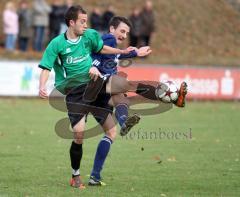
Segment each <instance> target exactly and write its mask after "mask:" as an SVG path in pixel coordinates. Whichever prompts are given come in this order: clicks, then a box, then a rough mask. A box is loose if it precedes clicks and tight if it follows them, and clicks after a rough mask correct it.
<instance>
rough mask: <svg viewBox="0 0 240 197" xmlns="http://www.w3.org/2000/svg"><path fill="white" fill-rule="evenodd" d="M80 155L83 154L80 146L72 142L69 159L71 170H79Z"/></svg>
mask: <svg viewBox="0 0 240 197" xmlns="http://www.w3.org/2000/svg"><path fill="white" fill-rule="evenodd" d="M82 153H83V151H82V144H76V143H75V142H74V141H73V142H72V145H71V147H70V159H71V166H72V169H73V170H78V169H79V168H80V162H81V159H82Z"/></svg>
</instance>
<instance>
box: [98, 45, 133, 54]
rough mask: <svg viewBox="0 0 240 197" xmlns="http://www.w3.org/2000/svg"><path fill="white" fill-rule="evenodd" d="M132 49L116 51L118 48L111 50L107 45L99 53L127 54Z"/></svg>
mask: <svg viewBox="0 0 240 197" xmlns="http://www.w3.org/2000/svg"><path fill="white" fill-rule="evenodd" d="M132 50H133V49H132V48H130V47H129V48H127V49H123V50H122V49H118V48H113V47H110V46H107V45H104V46H103V48H102V50H101V51H100V53H102V54H128V53H129V52H130V51H132Z"/></svg>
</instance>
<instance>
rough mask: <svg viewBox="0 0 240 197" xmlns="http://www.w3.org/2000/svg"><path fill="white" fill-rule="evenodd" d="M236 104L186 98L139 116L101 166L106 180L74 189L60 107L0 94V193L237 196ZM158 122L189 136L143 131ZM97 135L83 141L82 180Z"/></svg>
mask: <svg viewBox="0 0 240 197" xmlns="http://www.w3.org/2000/svg"><path fill="white" fill-rule="evenodd" d="M239 110H240V105H239V103H238V102H229V103H224V102H216V103H212V102H203V103H200V102H199V103H198V102H197V103H195V102H189V103H188V105H187V107H186V108H185V109H183V110H182V109H177V108H174V109H172V110H171V111H169V112H166V113H162V114H160V115H155V116H146V117H143V118H142V121H141V122H140V124H139V125H137V127H135V128H134V129H133V131H132V139H130V136H128V139H126V138H123V139H122V138H121V137H119V136H118V138H117V140H116V141H115V143H114V144H113V146H112V149H111V152H110V155H109V157H108V159H107V161H106V163H105V167H104V170H103V173H102V176H103V178H104V181H105V182H106V183H107V186H105V187H100V188H99V187H98V188H89V187H87V189H86V190H84V191H79V190H78V189H73V188H71V187H69V185H68V181H69V178H70V175H71V169H70V164H69V155H68V150H69V144H70V142H71V141H70V140H64V139H61V138H59V137H58V136H57V135H56V134H55V133H54V124H55V122H57V120H59V119H60V118H63V117H65V116H66V115H65V113H61V112H58V111H56V110H55V109H52V108H51V107H50V106H49V105H48V103H47V102H46V101H41V100H34V99H33V100H31V99H27V100H24V99H0V117H1V118H0V196H1V197H5V196H54V197H55V196H111V197H112V196H113V197H115V196H124V197H125V196H137V197H139V196H147V197H149V196H184V197H185V196H211V197H213V196H227V197H228V196H239V192H240V176H239V174H240V167H239V166H240V155H239V153H240V145H239V140H240V133H239V131H240V129H239V128H240V126H239ZM89 124H93V123H92V121H90V122H89ZM159 128H161V131H165V132H168V134H171V132H175V133H176V132H184V133H185V134H187V133H188V132H189V129H190V128H191V132H192V139H188V138H186V137H184V136H183V137H182V138H181V139H172V138H171V136H170V138H169V139H167V138H161V139H160V138H159V139H146V135H145V132H148V134H149V133H150V132H154V131H155V132H157V131H158V129H159ZM139 129H140V130H139ZM138 131H140V135H139V139H137V137H136V136H137V135H135V138H134V137H133V133H134V132H135V134H137V132H138ZM100 137H101V136H97V137H94V138H91V139H88V140H86V141H85V144H84V156H83V159H82V165H81V174H82V175H83V178H84V182H85V183H87V181H88V177H87V175H88V174H89V173H90V171H91V168H92V164H93V158H94V155H95V150H96V147H97V143H98V141H99V139H100ZM148 137H149V136H148Z"/></svg>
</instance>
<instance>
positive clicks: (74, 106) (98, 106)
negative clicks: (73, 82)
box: [66, 82, 113, 128]
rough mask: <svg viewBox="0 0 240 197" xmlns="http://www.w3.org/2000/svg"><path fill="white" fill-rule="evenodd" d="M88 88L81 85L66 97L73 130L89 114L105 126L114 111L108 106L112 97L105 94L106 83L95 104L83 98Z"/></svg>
mask: <svg viewBox="0 0 240 197" xmlns="http://www.w3.org/2000/svg"><path fill="white" fill-rule="evenodd" d="M86 88H87V84H83V85H80V86H78V87H76V88H73V89H71V90H70V91H69V92H68V94H67V96H66V105H67V109H68V117H69V119H70V122H71V126H72V128H73V127H74V126H75V125H76V124H77V123H78V122H79V121H80V120H81V119H82V118H83V117H84V116H87V115H88V113H89V112H90V113H91V114H92V115H93V116H94V118H95V119H96V120H97V122H98V123H99V124H101V125H103V124H104V122H105V120H106V119H107V117H108V115H109V114H111V113H112V111H113V107H111V106H110V105H108V102H109V100H110V98H111V95H110V94H107V93H106V92H105V89H106V82H105V83H104V84H103V87H102V89H101V91H100V92H99V94H98V95H97V97H96V99H95V100H94V101H93V102H88V101H86V100H85V99H84V98H83V97H84V93H85V90H86Z"/></svg>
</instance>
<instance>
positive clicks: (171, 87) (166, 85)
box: [156, 81, 179, 103]
mask: <svg viewBox="0 0 240 197" xmlns="http://www.w3.org/2000/svg"><path fill="white" fill-rule="evenodd" d="M178 92H179V90H178V88H177V86H176V84H175V83H174V82H173V81H165V82H161V83H160V84H159V86H158V87H157V89H156V95H157V96H158V98H159V99H160V100H161V101H162V102H164V103H172V102H174V101H176V100H177V99H178Z"/></svg>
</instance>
